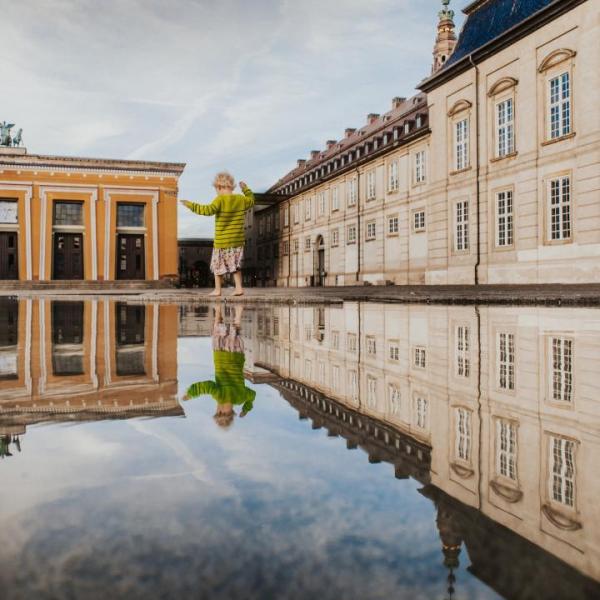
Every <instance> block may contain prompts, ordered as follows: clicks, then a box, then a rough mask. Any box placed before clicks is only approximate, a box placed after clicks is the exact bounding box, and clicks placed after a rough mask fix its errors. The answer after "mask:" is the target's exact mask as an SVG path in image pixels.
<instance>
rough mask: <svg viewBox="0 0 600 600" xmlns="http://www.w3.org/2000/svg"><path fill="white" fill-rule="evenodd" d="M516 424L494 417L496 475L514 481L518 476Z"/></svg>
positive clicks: (517, 431)
mask: <svg viewBox="0 0 600 600" xmlns="http://www.w3.org/2000/svg"><path fill="white" fill-rule="evenodd" d="M518 433H519V430H518V426H517V423H516V422H515V421H510V420H508V419H501V418H498V419H496V476H497V477H502V478H504V479H507V480H509V481H511V482H514V483H516V482H517V481H518V478H519V474H518V469H517V465H518V463H517V460H518V450H519V445H518Z"/></svg>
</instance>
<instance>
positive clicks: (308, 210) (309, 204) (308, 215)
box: [304, 196, 312, 221]
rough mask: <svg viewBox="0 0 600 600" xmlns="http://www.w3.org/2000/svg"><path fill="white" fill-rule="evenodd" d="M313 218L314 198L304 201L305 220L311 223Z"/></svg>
mask: <svg viewBox="0 0 600 600" xmlns="http://www.w3.org/2000/svg"><path fill="white" fill-rule="evenodd" d="M311 217H312V196H311V197H309V198H305V199H304V220H305V221H310V219H311Z"/></svg>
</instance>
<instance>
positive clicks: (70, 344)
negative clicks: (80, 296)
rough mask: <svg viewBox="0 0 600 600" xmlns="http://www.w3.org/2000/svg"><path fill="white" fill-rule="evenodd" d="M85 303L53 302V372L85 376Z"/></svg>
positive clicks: (61, 374)
mask: <svg viewBox="0 0 600 600" xmlns="http://www.w3.org/2000/svg"><path fill="white" fill-rule="evenodd" d="M83 311H84V307H83V302H58V301H53V302H52V372H53V374H54V375H60V376H67V375H83V352H84V351H83Z"/></svg>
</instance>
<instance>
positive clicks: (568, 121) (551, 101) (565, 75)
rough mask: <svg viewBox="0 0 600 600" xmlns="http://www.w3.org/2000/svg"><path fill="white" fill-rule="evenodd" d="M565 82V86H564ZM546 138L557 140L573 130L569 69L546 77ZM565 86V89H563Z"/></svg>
mask: <svg viewBox="0 0 600 600" xmlns="http://www.w3.org/2000/svg"><path fill="white" fill-rule="evenodd" d="M565 83H566V86H565ZM547 86H548V133H547V135H548V140H551V141H553V140H558V139H560V138H562V137H565V136H567V135H570V134H571V133H572V131H573V105H572V96H573V78H572V75H571V69H570V68H567V69H562V70H561V71H560V72H559V73H557V74H553V75H552V76H550V77H548V83H547ZM565 88H566V89H565Z"/></svg>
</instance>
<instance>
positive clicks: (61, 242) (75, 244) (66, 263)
mask: <svg viewBox="0 0 600 600" xmlns="http://www.w3.org/2000/svg"><path fill="white" fill-rule="evenodd" d="M53 255H54V279H83V234H82V233H62V232H55V234H54V253H53Z"/></svg>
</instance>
